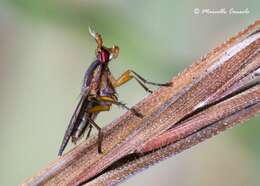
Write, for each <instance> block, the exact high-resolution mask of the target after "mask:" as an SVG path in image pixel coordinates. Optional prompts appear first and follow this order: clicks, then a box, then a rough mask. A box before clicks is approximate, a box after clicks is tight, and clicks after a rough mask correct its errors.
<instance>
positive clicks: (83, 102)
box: [58, 95, 88, 156]
mask: <svg viewBox="0 0 260 186" xmlns="http://www.w3.org/2000/svg"><path fill="white" fill-rule="evenodd" d="M87 104H88V99H87V96H86V95H82V96H81V98H80V101H79V103H78V105H77V107H76V110H75V111H74V113H73V115H72V117H71V119H70V123H69V126H68V128H67V130H66V132H65V135H64V137H63V140H62V143H61V146H60V150H59V154H58V155H59V156H61V155H62V152H63V151H64V149H65V147H66V146H67V144H68V142H69V139H70V137H71V134H72V132H73V131H74V130H75V128H76V127H77V126H79V124H80V122H81V120H82V118H83V116H84V112H85V108H86V106H87Z"/></svg>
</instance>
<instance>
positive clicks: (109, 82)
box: [58, 28, 171, 156]
mask: <svg viewBox="0 0 260 186" xmlns="http://www.w3.org/2000/svg"><path fill="white" fill-rule="evenodd" d="M89 33H90V35H91V36H92V37H93V38H94V39H95V41H96V43H97V48H96V60H95V61H94V62H93V63H92V64H91V65H90V67H89V68H88V69H87V71H86V72H85V76H84V83H83V86H82V90H81V98H80V101H79V103H78V105H77V107H76V109H75V111H74V113H73V115H72V117H71V120H70V122H69V126H68V128H67V130H66V132H65V135H64V137H63V141H62V144H61V146H60V149H59V153H58V155H59V156H61V155H62V153H63V151H64V149H65V147H66V145H67V144H68V141H69V140H70V139H71V141H72V142H73V143H76V142H77V141H78V140H79V139H80V138H81V137H82V136H83V135H84V133H87V134H86V138H88V137H89V136H90V133H91V131H92V128H93V127H94V128H96V129H97V131H98V153H102V149H101V143H102V136H103V135H102V131H101V128H100V127H99V126H98V124H96V122H95V118H96V117H97V115H98V114H99V113H100V112H103V111H109V110H110V107H111V106H112V105H113V104H114V105H118V106H120V107H122V108H124V109H127V110H129V111H131V112H132V113H133V114H134V115H135V116H137V117H140V118H142V114H141V113H139V112H137V111H136V110H135V109H133V108H129V107H127V106H126V105H125V104H123V103H122V102H120V101H118V97H117V93H116V90H115V89H116V88H117V87H119V86H121V85H123V84H125V83H127V82H128V81H129V80H131V79H135V80H136V81H137V82H138V83H139V84H140V85H141V86H142V87H143V88H144V90H145V91H147V92H150V93H151V92H152V91H151V90H150V89H149V88H148V87H147V86H146V84H150V85H156V86H170V85H171V83H163V84H160V83H153V82H150V81H147V80H146V79H144V78H143V77H142V76H140V75H139V74H137V73H136V72H135V71H133V70H127V71H125V72H124V73H123V74H122V75H121V76H120V77H119V78H118V79H115V78H114V76H113V75H112V74H111V72H110V70H109V66H108V64H109V62H110V61H111V60H112V59H115V58H117V57H118V55H119V47H118V46H116V45H113V46H112V47H111V48H107V47H105V46H104V45H103V40H102V37H101V35H100V34H99V33H97V32H93V31H92V30H91V29H90V28H89Z"/></svg>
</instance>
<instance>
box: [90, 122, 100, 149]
mask: <svg viewBox="0 0 260 186" xmlns="http://www.w3.org/2000/svg"><path fill="white" fill-rule="evenodd" d="M88 121H89V123H90V124H91V125H92V126H93V127H95V128H96V129H97V130H98V153H100V154H101V153H102V148H101V145H102V140H103V134H102V131H101V128H100V127H99V126H98V125H97V124H96V123H95V121H93V120H92V119H90V118H88Z"/></svg>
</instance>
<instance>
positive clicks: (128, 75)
mask: <svg viewBox="0 0 260 186" xmlns="http://www.w3.org/2000/svg"><path fill="white" fill-rule="evenodd" d="M133 77H134V76H133V75H132V74H131V70H127V71H125V72H124V73H123V74H122V75H121V76H120V77H119V78H118V79H115V78H114V77H113V76H112V74H111V75H110V80H111V82H112V84H113V86H114V87H119V86H121V85H123V84H125V83H126V82H128V81H130V80H131V79H133Z"/></svg>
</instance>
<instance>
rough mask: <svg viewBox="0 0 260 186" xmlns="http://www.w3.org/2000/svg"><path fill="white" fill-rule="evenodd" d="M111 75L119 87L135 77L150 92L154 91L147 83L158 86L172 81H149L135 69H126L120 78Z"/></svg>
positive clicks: (113, 82)
mask: <svg viewBox="0 0 260 186" xmlns="http://www.w3.org/2000/svg"><path fill="white" fill-rule="evenodd" d="M109 77H110V80H111V82H112V84H113V86H114V87H119V86H121V85H123V84H125V83H127V82H128V81H130V80H131V79H133V78H134V79H135V80H136V81H137V82H138V83H139V84H140V85H141V86H142V87H143V88H144V90H145V91H147V92H150V93H152V91H151V90H150V89H149V88H148V87H147V86H146V85H145V84H150V85H156V86H170V85H171V82H168V83H162V84H161V83H154V82H150V81H147V80H146V79H145V78H143V77H142V76H141V75H139V74H137V73H136V72H135V71H133V70H127V71H125V72H124V73H123V74H122V75H121V76H120V77H119V78H118V79H115V78H114V77H113V75H112V74H110V76H109Z"/></svg>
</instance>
